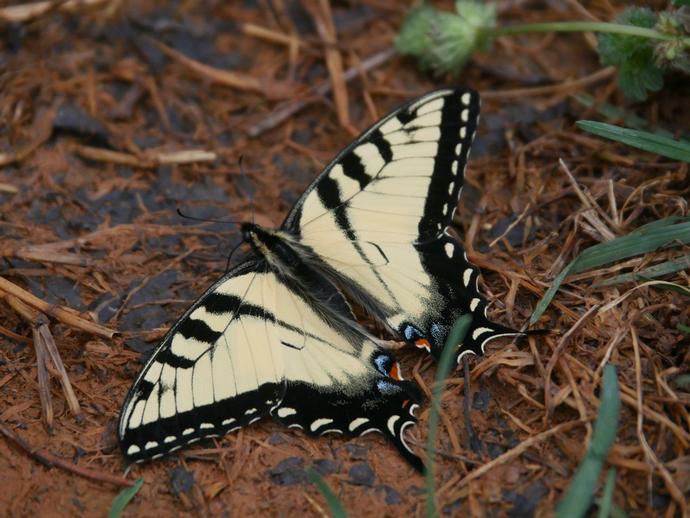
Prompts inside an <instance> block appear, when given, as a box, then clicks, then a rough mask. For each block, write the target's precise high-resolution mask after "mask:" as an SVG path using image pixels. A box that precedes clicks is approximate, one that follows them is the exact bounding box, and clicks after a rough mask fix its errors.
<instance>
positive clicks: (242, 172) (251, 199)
mask: <svg viewBox="0 0 690 518" xmlns="http://www.w3.org/2000/svg"><path fill="white" fill-rule="evenodd" d="M243 162H244V155H240V157H239V158H238V159H237V164H238V165H239V167H240V175H241V176H242V179H243V180H244V184H245V185H248V182H249V180H247V172H246V171H245V170H244V167H242V163H243ZM247 192H248V194H249V209H250V211H251V214H252V225H253V224H254V212H255V208H254V194H253V193H252V191H251V189H247Z"/></svg>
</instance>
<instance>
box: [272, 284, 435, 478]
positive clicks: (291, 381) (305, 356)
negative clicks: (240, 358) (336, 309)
mask: <svg viewBox="0 0 690 518" xmlns="http://www.w3.org/2000/svg"><path fill="white" fill-rule="evenodd" d="M316 277H317V278H318V275H317V276H316ZM319 280H320V281H325V279H322V278H319ZM298 284H299V286H304V285H305V284H310V282H308V281H307V279H299V283H298ZM322 285H324V283H322ZM329 299H330V302H331V303H333V302H334V301H337V305H338V306H341V307H343V306H346V305H347V303H346V301H345V299H344V297H343V296H342V295H341V294H340V292H338V291H337V290H335V289H333V290H332V291H331V293H330V294H329ZM276 308H277V309H276V315H277V316H278V318H279V319H280V320H281V321H283V320H284V321H287V322H292V326H291V327H290V328H287V327H285V326H281V328H280V330H279V333H280V340H281V345H282V346H283V348H282V351H283V361H284V366H285V367H284V368H285V383H286V387H285V394H284V396H283V398H282V400H281V402H280V404H279V405H278V406H277V407H275V408H273V409H272V410H271V414H272V415H273V416H274V417H275V418H276V419H278V420H279V421H281V422H282V423H283V424H285V425H286V426H288V427H291V428H299V429H302V430H304V431H305V432H306V433H308V434H309V435H323V434H326V433H340V434H343V435H346V436H350V437H352V436H359V435H364V434H366V433H369V432H372V431H378V432H381V433H383V434H384V435H386V436H387V437H388V438H389V439H390V440H391V441H392V442H393V444H394V445H395V446H396V447H397V449H398V450H399V452H400V453H401V454H402V455H403V457H405V458H406V459H407V460H408V461H409V462H410V463H411V464H412V465H413V466H414V467H415V468H416V469H417V470H419V471H421V470H422V467H423V466H422V462H421V460H420V459H419V457H417V456H416V455H415V454H414V453H412V451H411V450H410V448H409V447H408V445H407V444H406V442H405V437H404V432H405V430H406V428H407V427H408V426H410V425H412V424H413V423H415V422H416V418H415V416H414V409H415V408H416V406H417V403H419V400H420V399H421V396H420V393H419V389H418V388H417V386H416V384H414V383H411V382H409V381H404V380H401V379H400V378H399V375H398V372H399V370H398V368H397V363H396V361H395V359H394V358H393V357H392V356H391V355H390V354H389V353H388V352H386V351H384V350H382V349H381V348H380V347H379V346H378V344H377V343H376V342H375V341H374V340H372V339H371V338H369V337H368V336H367V335H366V334H365V333H362V332H359V331H358V330H357V329H358V328H357V327H355V328H353V329H351V330H348V329H346V328H345V326H351V325H352V322H350V323H349V324H348V323H347V322H340V323H337V321H336V322H332V323H327V320H325V319H324V317H323V314H322V312H321V311H320V309H319V307H317V306H315V305H313V299H312V298H311V297H308V298H302V296H300V295H299V294H298V289H297V286H294V289H293V287H291V283H290V282H289V281H288V280H287V279H286V280H285V284H278V285H277V286H276ZM349 316H350V317H351V318H354V317H353V316H352V315H351V313H350V315H349Z"/></svg>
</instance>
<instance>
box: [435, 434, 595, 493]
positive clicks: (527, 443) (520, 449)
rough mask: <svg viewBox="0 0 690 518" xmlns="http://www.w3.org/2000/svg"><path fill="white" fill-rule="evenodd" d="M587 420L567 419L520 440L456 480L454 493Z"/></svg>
mask: <svg viewBox="0 0 690 518" xmlns="http://www.w3.org/2000/svg"><path fill="white" fill-rule="evenodd" d="M587 422H588V421H569V422H566V423H561V424H559V425H556V426H554V427H553V428H550V429H548V430H546V431H544V432H541V433H539V434H537V435H535V436H534V437H530V438H529V439H526V440H524V441H522V442H521V443H520V444H518V445H517V446H516V447H515V448H512V449H510V450H508V451H507V452H505V453H502V454H501V455H499V456H498V457H496V458H495V459H493V460H491V461H490V462H487V463H486V464H484V465H483V466H480V467H478V468H477V469H475V470H474V471H472V472H471V473H470V474H469V475H467V476H466V477H464V478H463V479H462V480H460V482H458V483H457V485H456V493H457V492H458V491H460V490H461V488H463V487H464V486H466V485H467V484H469V483H470V482H472V481H473V480H476V479H478V478H479V477H481V476H483V475H485V474H486V473H488V472H489V471H491V470H492V469H494V468H495V467H496V466H500V465H502V464H506V463H508V462H509V461H511V460H513V459H515V458H516V457H519V456H520V455H522V453H524V452H525V451H527V450H528V449H529V448H531V447H532V446H535V445H537V444H539V443H541V442H543V441H544V440H546V439H548V438H549V437H552V436H553V435H556V434H558V433H561V432H565V431H568V430H570V429H572V428H575V427H576V426H582V425H584V424H585V423H587ZM457 498H459V496H456V495H455V494H454V495H451V496H449V497H448V499H449V500H450V501H454V500H457Z"/></svg>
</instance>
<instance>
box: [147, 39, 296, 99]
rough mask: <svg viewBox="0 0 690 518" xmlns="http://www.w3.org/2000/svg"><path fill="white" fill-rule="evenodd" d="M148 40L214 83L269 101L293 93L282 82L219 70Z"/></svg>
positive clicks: (292, 89) (164, 52)
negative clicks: (245, 91)
mask: <svg viewBox="0 0 690 518" xmlns="http://www.w3.org/2000/svg"><path fill="white" fill-rule="evenodd" d="M149 40H150V41H151V42H152V43H153V44H154V45H155V46H156V47H158V48H159V49H160V50H161V52H163V54H165V55H167V56H168V57H170V58H172V59H174V60H175V61H178V62H179V63H181V64H183V65H184V66H186V67H187V68H188V69H189V70H191V71H192V72H195V73H196V74H198V75H200V76H202V77H205V78H206V79H208V80H209V81H212V82H214V83H218V84H222V85H225V86H230V87H232V88H237V89H238V90H248V91H251V92H256V93H260V94H262V95H265V96H266V97H267V98H269V99H286V98H288V97H290V96H291V95H292V94H293V93H294V87H293V86H292V85H290V84H288V83H286V82H284V81H276V80H275V79H260V78H258V77H254V76H250V75H248V74H242V73H240V72H232V71H230V70H221V69H219V68H215V67H212V66H210V65H206V64H204V63H201V62H199V61H196V60H194V59H192V58H189V57H187V56H185V55H184V54H182V53H181V52H178V51H176V50H175V49H171V48H170V47H168V46H167V45H165V44H164V43H161V42H160V41H158V40H157V39H155V38H149Z"/></svg>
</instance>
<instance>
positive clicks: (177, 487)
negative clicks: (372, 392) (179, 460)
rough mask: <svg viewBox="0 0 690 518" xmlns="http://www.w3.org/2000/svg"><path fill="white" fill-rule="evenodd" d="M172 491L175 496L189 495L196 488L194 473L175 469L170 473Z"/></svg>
mask: <svg viewBox="0 0 690 518" xmlns="http://www.w3.org/2000/svg"><path fill="white" fill-rule="evenodd" d="M169 475H170V491H171V492H172V494H173V495H175V496H180V494H181V493H184V494H189V493H190V491H191V490H192V487H194V473H192V472H191V471H187V470H186V469H184V468H173V469H171V470H170V471H169Z"/></svg>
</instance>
